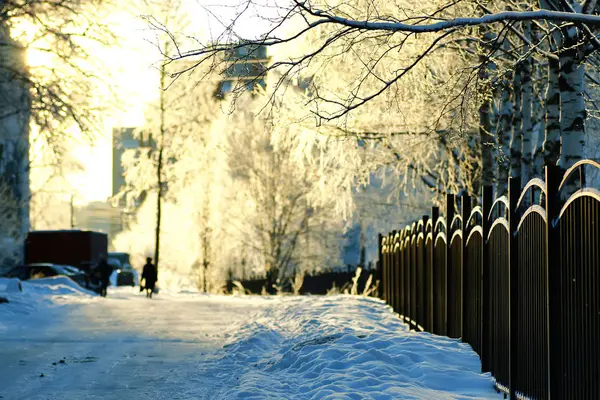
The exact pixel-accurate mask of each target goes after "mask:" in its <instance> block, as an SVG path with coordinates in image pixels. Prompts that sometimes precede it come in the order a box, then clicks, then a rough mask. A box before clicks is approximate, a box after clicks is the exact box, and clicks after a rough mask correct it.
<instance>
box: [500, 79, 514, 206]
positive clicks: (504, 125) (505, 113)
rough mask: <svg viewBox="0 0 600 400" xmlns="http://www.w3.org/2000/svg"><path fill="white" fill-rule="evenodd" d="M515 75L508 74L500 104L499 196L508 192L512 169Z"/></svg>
mask: <svg viewBox="0 0 600 400" xmlns="http://www.w3.org/2000/svg"><path fill="white" fill-rule="evenodd" d="M512 80H513V74H512V73H511V72H507V73H506V74H505V76H504V79H503V83H502V100H501V103H500V118H499V119H498V128H497V132H498V153H497V154H498V156H497V164H498V185H497V186H496V193H497V196H498V197H499V196H502V195H505V194H506V193H507V192H508V173H509V169H510V138H511V128H512V119H513V114H514V105H513V93H512V87H511V83H512Z"/></svg>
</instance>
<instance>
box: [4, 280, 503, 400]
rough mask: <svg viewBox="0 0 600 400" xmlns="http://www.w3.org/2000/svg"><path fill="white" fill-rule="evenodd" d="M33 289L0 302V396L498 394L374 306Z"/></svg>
mask: <svg viewBox="0 0 600 400" xmlns="http://www.w3.org/2000/svg"><path fill="white" fill-rule="evenodd" d="M36 290H37V288H33V285H30V284H28V285H26V290H25V293H23V294H20V293H15V294H11V295H10V296H9V300H11V303H9V304H0V399H267V398H272V399H312V398H317V399H322V398H332V399H333V398H335V399H369V398H372V399H401V398H418V399H445V398H461V399H464V398H490V399H499V398H500V396H498V395H497V394H496V393H495V392H494V390H493V389H492V380H491V378H490V377H489V376H488V375H481V374H479V360H478V358H477V356H476V355H475V354H474V353H473V352H472V351H471V350H470V348H469V347H468V346H467V345H465V344H463V343H460V342H459V341H456V340H451V339H447V338H440V337H436V336H433V335H429V334H418V333H414V332H408V331H407V330H406V327H405V326H404V325H403V324H402V323H401V322H399V321H398V319H397V318H396V317H395V316H394V315H393V314H392V313H391V312H390V310H389V308H388V307H386V306H385V305H383V304H382V303H380V302H379V301H377V300H373V299H366V298H359V297H350V296H336V297H302V298H301V297H273V298H263V297H237V298H236V297H226V296H202V295H198V294H191V293H188V294H184V293H181V294H161V295H160V296H156V298H155V299H152V300H148V299H146V298H144V297H143V296H140V295H139V294H138V293H135V292H134V291H131V290H127V289H125V290H119V291H117V292H115V291H113V292H110V293H109V295H110V298H107V299H102V298H98V297H90V296H87V295H81V294H71V295H56V294H44V295H40V294H39V293H35V291H36ZM27 292H30V293H29V294H27ZM59 292H60V291H59ZM32 293H33V294H32ZM61 360H63V361H61ZM41 374H43V377H42V376H41Z"/></svg>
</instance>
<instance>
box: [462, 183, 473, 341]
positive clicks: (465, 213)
mask: <svg viewBox="0 0 600 400" xmlns="http://www.w3.org/2000/svg"><path fill="white" fill-rule="evenodd" d="M461 207H462V209H461V211H462V260H461V261H462V265H461V270H462V281H461V287H460V294H461V307H462V326H461V329H460V330H461V332H462V334H461V337H462V339H463V341H464V339H465V332H466V325H467V319H466V318H465V316H466V315H467V305H468V301H472V300H473V299H465V280H466V279H467V274H468V271H469V267H468V263H469V260H468V257H467V239H468V238H469V233H470V232H469V227H468V225H467V223H468V222H469V217H470V216H471V197H469V195H468V194H464V195H463V197H462V201H461ZM469 339H472V338H469ZM472 344H473V343H471V345H472Z"/></svg>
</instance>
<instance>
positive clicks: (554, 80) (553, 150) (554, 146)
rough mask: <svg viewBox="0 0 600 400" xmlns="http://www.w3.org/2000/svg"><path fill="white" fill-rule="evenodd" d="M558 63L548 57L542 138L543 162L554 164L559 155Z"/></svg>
mask: <svg viewBox="0 0 600 400" xmlns="http://www.w3.org/2000/svg"><path fill="white" fill-rule="evenodd" d="M559 75H560V64H559V62H558V60H557V59H554V58H549V59H548V89H547V91H546V137H545V138H544V164H546V165H556V164H557V162H558V159H559V157H560V136H561V134H560V128H561V127H560V116H561V110H560V109H561V105H560V100H561V94H560V85H559Z"/></svg>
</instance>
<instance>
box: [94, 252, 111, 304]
mask: <svg viewBox="0 0 600 400" xmlns="http://www.w3.org/2000/svg"><path fill="white" fill-rule="evenodd" d="M96 272H97V274H98V279H99V280H100V296H102V297H106V294H107V288H108V285H109V284H110V275H111V274H112V272H113V271H112V267H111V266H110V265H108V263H107V262H106V258H104V257H101V258H100V261H98V265H97V266H96Z"/></svg>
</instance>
